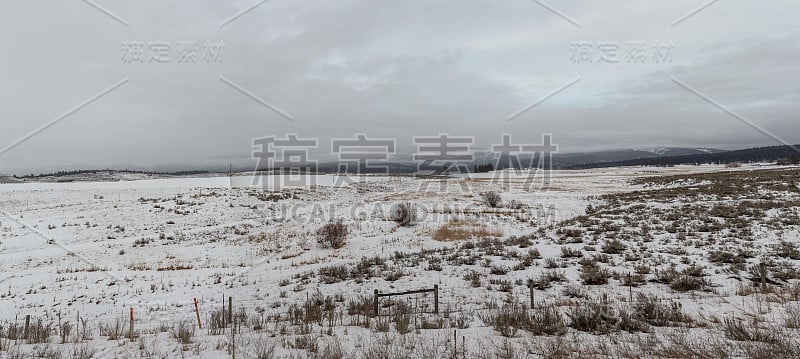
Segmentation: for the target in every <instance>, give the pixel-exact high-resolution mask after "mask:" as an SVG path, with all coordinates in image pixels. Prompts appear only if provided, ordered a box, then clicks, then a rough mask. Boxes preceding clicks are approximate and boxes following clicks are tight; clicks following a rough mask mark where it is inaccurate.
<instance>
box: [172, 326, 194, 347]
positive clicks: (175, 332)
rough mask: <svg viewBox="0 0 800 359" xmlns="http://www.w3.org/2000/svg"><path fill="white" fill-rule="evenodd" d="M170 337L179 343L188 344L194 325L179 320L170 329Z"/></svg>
mask: <svg viewBox="0 0 800 359" xmlns="http://www.w3.org/2000/svg"><path fill="white" fill-rule="evenodd" d="M171 334H172V337H173V338H175V340H177V341H178V342H179V343H181V344H190V343H191V342H192V337H193V336H194V325H192V324H191V323H188V322H179V323H178V326H177V327H173V328H172V330H171Z"/></svg>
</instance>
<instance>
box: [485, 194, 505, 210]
mask: <svg viewBox="0 0 800 359" xmlns="http://www.w3.org/2000/svg"><path fill="white" fill-rule="evenodd" d="M481 198H483V202H484V203H486V204H487V205H488V206H489V207H492V208H496V207H497V206H499V205H500V201H502V198H501V197H500V194H499V193H497V192H495V191H488V192H483V193H481Z"/></svg>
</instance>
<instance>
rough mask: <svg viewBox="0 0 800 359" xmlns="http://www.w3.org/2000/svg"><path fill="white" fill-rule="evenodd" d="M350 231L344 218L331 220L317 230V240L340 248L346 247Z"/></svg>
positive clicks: (334, 247)
mask: <svg viewBox="0 0 800 359" xmlns="http://www.w3.org/2000/svg"><path fill="white" fill-rule="evenodd" d="M348 233H349V231H348V229H347V225H346V224H344V221H343V220H341V219H340V220H338V221H330V222H328V224H326V225H324V226H322V228H320V229H319V230H318V231H317V242H319V243H320V244H322V245H325V246H328V247H331V248H333V249H339V248H342V247H344V245H345V243H346V241H345V239H346V238H347V234H348Z"/></svg>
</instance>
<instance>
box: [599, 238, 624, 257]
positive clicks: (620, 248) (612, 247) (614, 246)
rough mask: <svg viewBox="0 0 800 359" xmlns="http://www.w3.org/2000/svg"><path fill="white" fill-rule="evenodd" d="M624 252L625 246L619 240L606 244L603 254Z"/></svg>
mask: <svg viewBox="0 0 800 359" xmlns="http://www.w3.org/2000/svg"><path fill="white" fill-rule="evenodd" d="M622 252H625V244H623V243H622V242H620V241H619V240H617V239H615V240H612V241H610V242H606V244H605V245H604V246H603V253H606V254H622Z"/></svg>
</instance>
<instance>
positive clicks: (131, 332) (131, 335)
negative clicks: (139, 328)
mask: <svg viewBox="0 0 800 359" xmlns="http://www.w3.org/2000/svg"><path fill="white" fill-rule="evenodd" d="M128 332H129V333H128V334H130V335H129V337H130V338H131V340H133V307H131V327H130V330H129V331H128Z"/></svg>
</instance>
